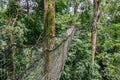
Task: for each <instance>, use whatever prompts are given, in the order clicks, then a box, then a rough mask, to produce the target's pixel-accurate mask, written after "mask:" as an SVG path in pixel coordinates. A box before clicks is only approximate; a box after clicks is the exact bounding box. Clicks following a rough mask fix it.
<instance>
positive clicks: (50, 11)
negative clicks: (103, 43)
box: [44, 0, 55, 80]
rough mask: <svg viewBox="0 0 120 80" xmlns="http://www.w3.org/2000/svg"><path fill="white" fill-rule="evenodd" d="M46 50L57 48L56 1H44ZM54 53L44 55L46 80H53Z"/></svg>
mask: <svg viewBox="0 0 120 80" xmlns="http://www.w3.org/2000/svg"><path fill="white" fill-rule="evenodd" d="M44 10H45V12H44V50H47V49H53V48H54V47H55V0H44ZM53 55H54V54H53V52H45V54H44V60H45V65H44V74H45V75H46V77H45V80H52V77H51V75H50V72H51V70H52V67H53V65H52V62H53Z"/></svg>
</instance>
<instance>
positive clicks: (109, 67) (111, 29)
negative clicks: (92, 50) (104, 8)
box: [97, 24, 120, 80]
mask: <svg viewBox="0 0 120 80" xmlns="http://www.w3.org/2000/svg"><path fill="white" fill-rule="evenodd" d="M101 33H102V34H101ZM98 34H100V35H101V36H99V35H98V42H99V43H98V50H97V51H98V53H99V54H98V55H97V60H98V63H99V65H100V66H101V68H100V72H101V74H102V77H103V79H106V80H119V79H120V77H119V75H120V74H119V71H120V68H119V62H120V60H119V58H120V54H119V53H120V47H119V46H120V24H110V25H109V26H107V27H104V28H101V29H100V31H99V33H98ZM101 37H103V38H102V39H103V40H101ZM100 49H102V50H100Z"/></svg>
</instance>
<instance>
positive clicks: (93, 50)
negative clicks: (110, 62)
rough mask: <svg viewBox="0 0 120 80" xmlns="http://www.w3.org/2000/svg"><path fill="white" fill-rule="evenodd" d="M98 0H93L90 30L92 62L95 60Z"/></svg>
mask: <svg viewBox="0 0 120 80" xmlns="http://www.w3.org/2000/svg"><path fill="white" fill-rule="evenodd" d="M99 4H100V0H94V9H93V22H92V32H91V45H92V62H93V63H94V60H95V52H96V37H97V36H96V34H97V21H98V10H99Z"/></svg>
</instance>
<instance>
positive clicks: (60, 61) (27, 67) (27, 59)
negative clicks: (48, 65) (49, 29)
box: [0, 27, 76, 80]
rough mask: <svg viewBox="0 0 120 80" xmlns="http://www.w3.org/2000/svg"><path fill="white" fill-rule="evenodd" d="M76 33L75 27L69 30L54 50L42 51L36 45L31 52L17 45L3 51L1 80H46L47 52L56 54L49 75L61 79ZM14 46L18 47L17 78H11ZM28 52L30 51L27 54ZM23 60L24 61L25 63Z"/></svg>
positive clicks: (1, 56)
mask: <svg viewBox="0 0 120 80" xmlns="http://www.w3.org/2000/svg"><path fill="white" fill-rule="evenodd" d="M75 31H76V28H75V27H72V28H70V29H68V30H67V31H66V32H65V35H66V38H63V40H61V42H60V43H59V45H57V46H56V47H55V48H54V49H52V50H49V49H47V50H44V51H42V47H41V46H40V45H35V46H34V47H35V48H32V51H31V48H28V47H25V46H22V45H15V44H12V45H10V46H9V47H7V48H6V49H4V50H2V49H1V50H0V70H1V71H0V79H1V80H44V79H45V77H46V75H47V74H48V73H46V74H44V64H45V62H44V57H43V56H44V53H46V52H52V54H54V57H53V59H54V60H53V63H52V66H53V68H52V70H51V71H50V72H49V73H50V76H51V77H52V79H53V80H58V79H59V78H60V75H61V71H62V70H63V67H64V64H65V60H66V57H67V51H68V48H69V45H70V43H71V40H72V37H73V35H74V33H75ZM37 44H38V43H37ZM13 46H15V47H16V53H15V54H16V55H15V65H16V69H15V70H16V71H15V73H16V74H15V77H11V76H12V75H11V74H12V68H13V66H12V64H11V58H10V54H9V53H10V51H11V48H12V47H13ZM23 48H24V49H23ZM19 49H21V50H19ZM27 50H29V51H28V52H26V51H27ZM18 53H19V54H18ZM2 54H4V55H2ZM22 54H23V55H22ZM21 55H22V56H21ZM30 55H31V56H30ZM18 56H19V57H18ZM21 59H22V60H23V62H22V60H21Z"/></svg>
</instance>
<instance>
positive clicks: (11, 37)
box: [10, 31, 16, 78]
mask: <svg viewBox="0 0 120 80" xmlns="http://www.w3.org/2000/svg"><path fill="white" fill-rule="evenodd" d="M10 42H11V44H14V35H13V31H12V33H11V36H10ZM11 52H12V55H11V57H12V66H13V71H12V78H14V77H15V69H16V65H15V60H14V55H15V48H14V46H13V47H12V48H11Z"/></svg>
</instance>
